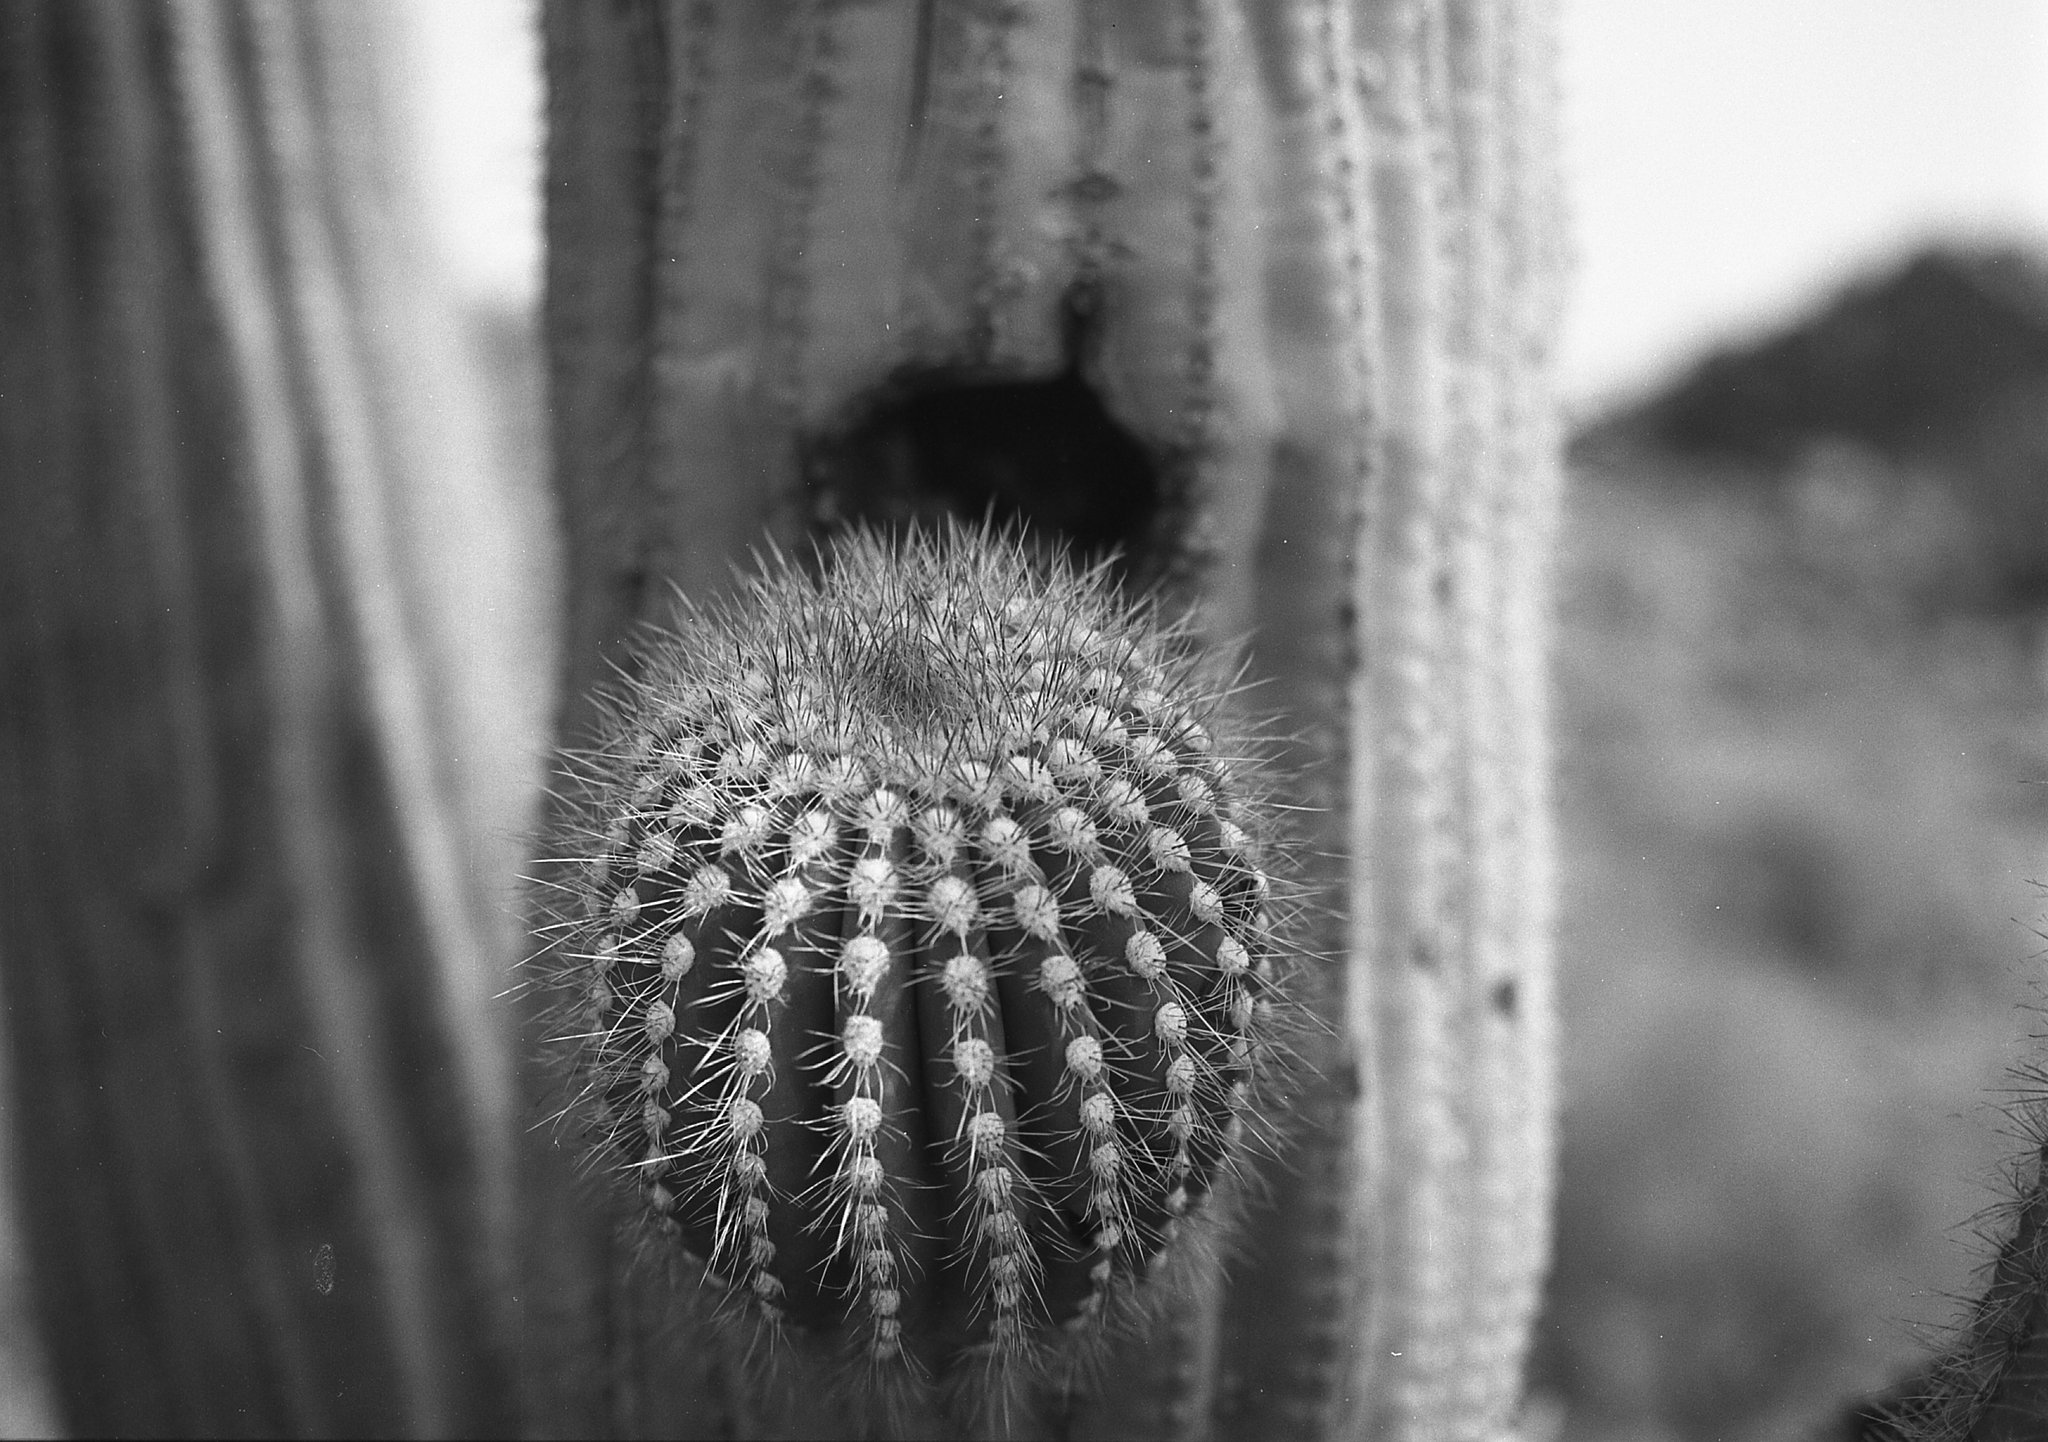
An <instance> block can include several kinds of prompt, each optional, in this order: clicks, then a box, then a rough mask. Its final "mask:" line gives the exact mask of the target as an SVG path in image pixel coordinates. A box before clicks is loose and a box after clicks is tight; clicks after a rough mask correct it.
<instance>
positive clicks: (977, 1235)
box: [564, 533, 1276, 1372]
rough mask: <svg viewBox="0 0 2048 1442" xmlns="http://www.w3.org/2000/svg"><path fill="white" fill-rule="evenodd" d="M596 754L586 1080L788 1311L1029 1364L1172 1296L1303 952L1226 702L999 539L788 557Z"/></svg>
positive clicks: (641, 1174)
mask: <svg viewBox="0 0 2048 1442" xmlns="http://www.w3.org/2000/svg"><path fill="white" fill-rule="evenodd" d="M641 659H642V664H643V667H644V673H643V675H642V677H641V679H640V680H639V681H637V682H636V683H634V684H633V685H632V686H631V687H630V688H629V689H627V690H626V691H625V692H624V693H622V694H621V695H620V696H619V697H618V698H616V702H617V716H616V721H615V730H614V734H613V735H612V736H611V737H610V738H608V740H607V742H606V744H605V745H604V746H603V747H602V748H601V749H600V750H599V751H598V752H597V753H596V754H595V757H594V759H593V764H592V766H591V772H592V778H591V779H592V786H591V791H592V807H593V809H592V811H591V813H590V814H589V815H588V816H586V817H585V819H584V822H583V825H584V827H585V834H586V835H587V836H588V838H589V841H588V845H589V847H590V854H589V855H588V857H587V859H586V860H585V861H583V862H581V863H580V864H579V868H578V871H577V874H576V876H575V877H574V878H573V882H572V885H573V887H574V889H576V890H577V891H578V892H579V893H580V895H579V897H578V898H577V899H578V901H579V903H580V904H579V905H577V906H575V907H574V908H572V911H573V917H574V919H573V921H572V922H571V924H570V929H571V933H572V934H571V936H570V938H569V940H568V941H567V943H566V944H565V948H564V949H565V950H566V951H567V952H568V953H569V954H570V955H572V956H573V957H575V958H577V959H578V963H579V964H578V965H576V966H574V967H573V968H572V969H571V971H570V973H569V977H570V985H571V986H572V987H573V989H574V1000H575V1007H576V1011H577V1013H578V1015H579V1016H580V1017H581V1018H582V1020H583V1022H584V1031H585V1035H584V1037H583V1038H582V1041H581V1045H580V1050H579V1053H578V1056H577V1059H576V1068H577V1073H578V1075H579V1076H580V1077H581V1078H582V1079H583V1080H584V1082H585V1083H586V1086H587V1089H588V1091H589V1092H590V1093H591V1094H592V1095H593V1096H595V1097H596V1098H598V1099H599V1101H600V1105H599V1107H598V1108H597V1109H596V1110H597V1114H598V1117H599V1125H598V1128H597V1130H598V1132H599V1134H600V1136H601V1139H602V1141H603V1144H604V1146H605V1147H606V1148H607V1149H609V1150H610V1151H611V1152H612V1153H613V1154H614V1155H619V1156H622V1157H624V1158H625V1159H626V1160H627V1161H628V1162H629V1164H630V1167H631V1169H632V1170H633V1171H634V1172H635V1174H636V1176H637V1180H638V1183H639V1185H640V1187H641V1189H642V1195H643V1196H644V1197H645V1199H646V1202H647V1205H648V1206H649V1208H650V1209H651V1210H652V1211H653V1212H654V1213H655V1214H656V1215H657V1216H659V1217H660V1218H661V1219H662V1221H663V1224H664V1225H665V1226H666V1227H667V1229H668V1230H670V1231H671V1232H674V1233H676V1234H679V1236H680V1238H681V1240H682V1243H683V1245H684V1246H685V1247H686V1248H688V1249H690V1250H691V1251H693V1252H695V1253H697V1254H698V1255H700V1256H702V1257H703V1258H705V1259H706V1261H707V1262H708V1263H709V1267H710V1270H711V1271H712V1272H713V1273H714V1274H716V1275H719V1276H721V1277H723V1278H725V1279H726V1280H727V1281H728V1282H729V1283H730V1285H731V1287H732V1288H733V1290H734V1291H735V1292H736V1293H737V1294H738V1295H740V1296H743V1297H745V1298H748V1299H751V1302H752V1305H753V1306H754V1307H755V1308H756V1310H757V1311H758V1313H759V1314H760V1315H762V1316H764V1317H767V1318H769V1319H770V1320H772V1321H775V1322H778V1323H780V1322H783V1321H788V1322H791V1323H795V1324H800V1325H807V1326H813V1327H822V1328H832V1329H838V1330H840V1331H843V1332H844V1333H845V1334H847V1335H849V1336H850V1337H853V1338H855V1339H857V1342H858V1348H859V1350H860V1351H861V1352H862V1353H864V1354H865V1355H866V1357H867V1358H868V1359H869V1360H870V1362H871V1363H872V1364H874V1365H877V1366H890V1365H897V1364H898V1359H901V1358H904V1357H905V1356H906V1354H907V1355H908V1357H909V1359H910V1360H909V1362H908V1363H907V1364H906V1365H908V1366H910V1367H911V1368H912V1370H913V1371H918V1372H927V1371H929V1370H930V1369H931V1367H930V1364H934V1363H943V1362H944V1361H945V1360H946V1359H947V1358H948V1357H949V1356H951V1355H954V1354H957V1353H960V1352H962V1351H964V1350H967V1349H970V1348H972V1349H977V1350H978V1351H980V1352H981V1353H982V1354H983V1355H986V1356H988V1357H991V1358H993V1359H994V1360H995V1362H996V1363H997V1364H999V1365H1004V1364H1009V1363H1011V1362H1014V1361H1017V1360H1020V1359H1026V1358H1030V1357H1034V1356H1039V1355H1042V1354H1043V1353H1044V1352H1045V1351H1046V1350H1047V1349H1048V1348H1049V1347H1050V1346H1052V1345H1053V1344H1054V1342H1055V1340H1056V1339H1058V1338H1061V1337H1063V1336H1065V1335H1069V1334H1072V1333H1074V1332H1076V1331H1086V1330H1088V1329H1089V1328H1091V1327H1092V1326H1094V1325H1095V1324H1096V1322H1097V1321H1098V1320H1099V1319H1100V1318H1101V1317H1102V1316H1103V1315H1104V1313H1105V1311H1106V1310H1107V1304H1108V1303H1109V1302H1110V1301H1111V1300H1112V1299H1113V1298H1114V1296H1115V1295H1116V1294H1117V1292H1118V1290H1119V1289H1130V1288H1135V1287H1138V1286H1140V1285H1142V1283H1143V1280H1144V1278H1145V1277H1146V1276H1147V1274H1148V1273H1149V1271H1150V1270H1152V1264H1153V1263H1154V1262H1155V1261H1156V1259H1157V1258H1158V1256H1159V1255H1160V1253H1161V1252H1162V1251H1163V1250H1164V1249H1165V1248H1166V1247H1167V1246H1168V1245H1169V1244H1170V1243H1171V1241H1172V1239H1173V1236H1174V1234H1175V1231H1176V1229H1177V1227H1178V1225H1179V1222H1180V1219H1181V1218H1182V1217H1183V1216H1184V1215H1186V1214H1187V1213H1189V1212H1190V1211H1191V1210H1193V1209H1195V1208H1198V1207H1199V1206H1200V1204H1201V1202H1202V1200H1203V1198H1204V1197H1205V1196H1206V1195H1207V1193H1208V1192H1209V1191H1210V1190H1211V1188H1212V1186H1213V1184H1214V1181H1215V1178H1216V1175H1217V1172H1218V1169H1219V1168H1220V1167H1222V1166H1225V1165H1227V1164H1228V1156H1229V1152H1230V1149H1231V1146H1232V1142H1233V1138H1234V1137H1235V1135H1236V1134H1237V1132H1238V1131H1239V1130H1240V1129H1241V1127H1240V1124H1239V1115H1238V1114H1239V1112H1240V1111H1241V1110H1242V1108H1243V1106H1244V1100H1243V1099H1244V1097H1245V1096H1246V1094H1247V1090H1248V1088H1247V1085H1246V1084H1247V1082H1248V1081H1250V1080H1252V1079H1254V1077H1255V1074H1256V1073H1257V1071H1258V1069H1259V1068H1260V1066H1261V1064H1262V1060H1261V1059H1262V1056H1263V1053H1264V1049H1265V1040H1266V1039H1265V1038H1264V1037H1263V1035H1262V1024H1261V1011H1262V1009H1261V1008H1260V1007H1259V1006H1258V1005H1257V1004H1256V1003H1257V1002H1258V1001H1259V1000H1260V998H1261V996H1262V995H1263V993H1264V992H1266V991H1267V990H1269V989H1270V988H1271V986H1272V982H1271V981H1270V976H1271V967H1270V961H1271V959H1272V957H1273V956H1274V953H1275V950H1276V941H1275V938H1274V935H1273V923H1272V920H1271V908H1270V907H1268V906H1267V905H1266V900H1267V890H1268V887H1267V883H1266V879H1265V876H1264V873H1263V872H1262V871H1261V870H1260V866H1259V857H1258V846H1257V844H1256V842H1255V841H1254V840H1253V839H1252V838H1253V837H1255V836H1257V835H1258V834H1260V832H1261V831H1262V830H1264V828H1263V827H1262V826H1261V825H1260V823H1259V819H1258V817H1259V810H1258V808H1259V804H1260V803H1259V801H1258V794H1257V787H1256V778H1255V774H1254V770H1253V767H1252V763H1251V762H1250V761H1249V760H1247V759H1245V758H1242V757H1238V756H1233V755H1230V754H1229V748H1228V747H1227V746H1221V747H1219V746H1218V745H1217V744H1216V743H1215V742H1214V741H1213V740H1212V733H1213V732H1215V731H1217V730H1218V729H1219V728H1221V729H1223V730H1224V731H1225V733H1226V734H1227V732H1228V728H1227V725H1226V723H1225V720H1224V717H1223V714H1222V701H1223V695H1222V691H1223V688H1222V687H1221V686H1219V684H1218V683H1217V682H1216V681H1215V680H1214V679H1212V677H1211V675H1210V673H1209V672H1207V671H1206V670H1205V669H1204V668H1203V667H1202V666H1201V665H1200V663H1199V662H1198V661H1197V660H1195V659H1194V658H1193V657H1192V656H1191V655H1189V654H1188V648H1187V646H1186V645H1185V643H1184V641H1183V639H1182V638H1181V637H1180V636H1178V635H1177V634H1175V633H1173V632H1172V631H1170V630H1167V629H1164V628H1162V627H1160V626H1159V625H1158V624H1157V623H1156V621H1154V620H1153V619H1152V618H1151V617H1150V615H1149V614H1147V613H1145V612H1143V611H1132V610H1130V609H1128V608H1126V607H1125V606H1124V605H1123V604H1122V603H1120V602H1119V601H1118V600H1117V598H1116V597H1115V596H1114V595H1113V593H1112V592H1111V591H1110V589H1109V587H1108V585H1107V583H1106V582H1105V581H1104V580H1103V579H1102V578H1101V577H1100V576H1099V575H1097V574H1093V573H1077V572H1075V571H1072V570H1070V569H1067V568H1065V567H1062V566H1058V565H1046V564H1043V563H1034V562H1031V561H1027V560H1026V558H1025V557H1024V556H1023V555H1022V554H1021V553H1020V552H1019V551H1018V550H1017V549H1015V548H1014V547H1012V546H1010V545H1008V544H1007V543H1004V542H1001V541H992V540H990V539H989V538H987V537H985V536H981V535H975V534H965V533H960V534H953V535H949V536H946V537H943V538H938V539H923V540H915V541H911V542H908V543H906V544H904V545H903V546H901V547H893V546H888V545H884V544H882V543H879V542H875V541H872V540H856V541H854V542H850V543H848V544H847V545H845V546H843V547H842V548H841V549H840V550H839V551H837V552H836V553H834V554H833V555H831V556H830V557H828V558H827V563H826V566H825V570H824V575H823V577H822V578H813V577H808V576H806V575H804V574H802V573H801V572H799V571H798V570H797V569H796V568H794V567H792V566H786V565H777V566H774V567H773V568H771V569H770V571H769V572H768V573H767V574H766V575H764V576H763V577H762V578H761V579H760V580H759V581H758V582H756V583H755V584H754V586H753V587H752V589H751V591H750V592H749V594H748V595H747V596H746V597H745V598H744V599H743V600H742V601H741V602H739V603H738V604H736V605H733V606H731V607H728V608H726V609H724V610H722V611H719V612H716V613H713V614H707V615H698V616H690V617H686V618H685V619H684V620H683V622H682V623H681V625H680V627H679V629H678V630H677V631H675V632H674V633H672V634H669V635H666V636H663V637H661V638H660V639H658V640H656V641H655V642H653V643H652V644H651V645H650V646H649V647H648V648H647V650H646V651H645V653H644V655H643V656H642V658H641Z"/></svg>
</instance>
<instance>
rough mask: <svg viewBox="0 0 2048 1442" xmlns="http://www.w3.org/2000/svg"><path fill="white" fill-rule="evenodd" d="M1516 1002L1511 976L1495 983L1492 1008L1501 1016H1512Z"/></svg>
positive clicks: (1513, 981)
mask: <svg viewBox="0 0 2048 1442" xmlns="http://www.w3.org/2000/svg"><path fill="white" fill-rule="evenodd" d="M1516 1002H1517V998H1516V995H1515V980H1514V978H1513V977H1509V978H1508V979H1507V980H1506V981H1502V982H1498V983H1496V984H1495V986H1494V988H1493V1009H1494V1010H1495V1011H1497V1012H1499V1013H1500V1014H1501V1015H1502V1016H1513V1015H1514V1014H1515V1006H1516Z"/></svg>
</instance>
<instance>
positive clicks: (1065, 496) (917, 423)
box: [805, 291, 1167, 580]
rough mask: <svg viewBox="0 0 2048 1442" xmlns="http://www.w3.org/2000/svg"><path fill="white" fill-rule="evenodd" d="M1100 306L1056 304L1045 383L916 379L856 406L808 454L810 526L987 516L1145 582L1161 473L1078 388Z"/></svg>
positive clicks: (902, 378) (950, 371) (1087, 300)
mask: <svg viewBox="0 0 2048 1442" xmlns="http://www.w3.org/2000/svg"><path fill="white" fill-rule="evenodd" d="M1099 307H1100V302H1099V300H1098V299H1097V298H1096V297H1095V296H1094V295H1093V293H1092V292H1084V291H1077V293H1076V294H1075V295H1073V296H1070V297H1069V298H1068V302H1067V306H1066V324H1065V331H1066V338H1067V352H1068V354H1067V364H1066V365H1065V367H1064V368H1063V369H1062V370H1061V371H1060V372H1059V373H1058V374H1057V375H1052V376H1037V377H1021V376H1016V375H1000V374H996V375H991V374H988V373H986V372H976V371H974V370H971V369H960V368H946V367H939V368H931V369H919V370H912V371H906V372H903V373H900V374H898V375H897V376H895V377H894V378H893V379H891V380H890V381H889V382H888V383H887V384H886V385H884V386H882V387H881V388H880V389H879V390H878V391H876V392H875V393H873V394H871V395H870V396H868V397H866V398H864V399H863V400H862V401H861V402H859V403H857V404H856V405H855V406H854V407H853V409H852V412H851V419H850V423H849V424H847V425H846V426H845V427H844V428H842V429H841V430H839V431H838V432H836V433H835V434H832V435H829V436H825V437H820V438H817V439H815V440H813V442H812V443H811V444H810V445H809V446H808V447H807V454H806V456H805V474H806V477H807V480H808V484H809V487H810V492H811V511H812V520H813V522H814V523H815V524H816V525H817V526H818V528H819V529H821V530H823V531H826V532H833V531H837V530H840V529H842V528H844V527H847V526H851V525H858V524H866V525H869V526H875V527H878V528H881V529H883V530H899V529H902V528H905V527H929V526H932V525H935V524H937V523H939V522H941V521H942V520H944V519H946V518H949V517H950V518H955V519H959V520H964V521H970V522H976V521H982V520H984V519H986V520H992V521H994V522H995V523H997V524H998V525H1012V526H1018V527H1021V528H1022V530H1023V531H1024V533H1025V534H1026V535H1027V536H1028V537H1029V538H1031V540H1033V541H1034V542H1036V543H1039V544H1051V545H1056V546H1058V547H1059V548H1060V549H1062V550H1064V551H1066V552H1067V553H1068V554H1069V555H1070V556H1071V557H1072V558H1073V559H1075V560H1078V561H1082V562H1090V561H1097V560H1101V559H1103V558H1105V557H1108V556H1110V555H1112V554H1114V555H1116V556H1117V558H1118V559H1117V562H1116V567H1115V569H1116V571H1117V573H1118V575H1119V577H1120V578H1121V579H1127V580H1128V579H1131V578H1133V577H1140V578H1149V577H1150V575H1151V574H1152V573H1153V572H1154V571H1155V570H1156V569H1158V567H1159V565H1160V563H1161V560H1162V553H1163V552H1164V550H1165V545H1164V542H1163V539H1162V537H1161V535H1160V531H1161V529H1162V527H1161V524H1160V523H1161V516H1162V509H1163V508H1162V497H1163V495H1164V494H1165V491H1166V489H1167V488H1166V486H1165V485H1164V483H1163V481H1164V473H1165V471H1166V470H1167V467H1166V466H1165V465H1164V464H1162V460H1161V458H1160V457H1159V456H1157V455H1155V454H1154V453H1153V451H1152V450H1150V449H1149V448H1148V447H1147V446H1146V445H1145V443H1144V442H1143V441H1141V440H1140V439H1139V438H1138V437H1137V436H1135V435H1134V434H1132V433H1131V431H1130V430H1129V429H1127V428H1126V427H1124V426H1123V425H1121V424H1120V423H1119V422H1118V421H1117V420H1116V419H1115V418H1114V417H1113V416H1111V415H1110V413H1109V410H1108V408H1107V407H1106V406H1105V405H1104V404H1103V402H1102V398H1101V396H1099V395H1098V394H1097V393H1096V391H1095V389H1094V387H1093V386H1091V385H1090V384H1089V382H1088V380H1087V377H1086V370H1087V355H1088V352H1089V351H1090V350H1091V349H1092V342H1091V336H1092V332H1093V328H1094V326H1095V324H1096V320H1097V317H1098V315H1099Z"/></svg>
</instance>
